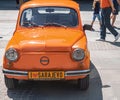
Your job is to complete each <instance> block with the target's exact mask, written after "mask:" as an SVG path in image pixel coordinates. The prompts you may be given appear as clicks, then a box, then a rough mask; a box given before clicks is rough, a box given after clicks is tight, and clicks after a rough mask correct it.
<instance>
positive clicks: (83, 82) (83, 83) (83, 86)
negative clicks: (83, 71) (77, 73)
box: [78, 75, 89, 90]
mask: <svg viewBox="0 0 120 100" xmlns="http://www.w3.org/2000/svg"><path fill="white" fill-rule="evenodd" d="M78 87H79V89H80V90H87V89H88V87H89V75H87V76H86V77H85V78H83V79H79V80H78Z"/></svg>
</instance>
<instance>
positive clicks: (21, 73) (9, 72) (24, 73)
mask: <svg viewBox="0 0 120 100" xmlns="http://www.w3.org/2000/svg"><path fill="white" fill-rule="evenodd" d="M3 73H4V74H5V75H12V76H28V72H27V71H16V70H8V69H3ZM89 73H90V69H88V70H77V71H65V76H80V75H88V74H89Z"/></svg>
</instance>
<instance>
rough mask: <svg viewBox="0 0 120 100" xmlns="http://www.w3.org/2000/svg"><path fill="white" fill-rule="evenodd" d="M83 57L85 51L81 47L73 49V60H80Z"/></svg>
mask: <svg viewBox="0 0 120 100" xmlns="http://www.w3.org/2000/svg"><path fill="white" fill-rule="evenodd" d="M84 57H85V52H84V50H83V49H81V48H76V49H74V50H73V52H72V58H73V59H74V60H75V61H81V60H83V59H84Z"/></svg>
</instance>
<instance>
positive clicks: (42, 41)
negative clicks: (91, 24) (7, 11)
mask: <svg viewBox="0 0 120 100" xmlns="http://www.w3.org/2000/svg"><path fill="white" fill-rule="evenodd" d="M83 36H84V34H83V32H82V31H80V30H76V29H69V28H33V29H24V30H19V31H16V32H15V34H14V36H13V39H12V40H15V41H16V44H18V45H19V47H20V48H21V49H22V51H70V50H71V49H72V46H73V45H74V44H75V43H76V42H77V41H78V40H79V39H81V38H82V37H83Z"/></svg>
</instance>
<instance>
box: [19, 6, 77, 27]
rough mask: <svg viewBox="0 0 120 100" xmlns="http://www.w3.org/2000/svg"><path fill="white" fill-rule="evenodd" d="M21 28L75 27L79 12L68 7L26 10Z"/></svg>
mask: <svg viewBox="0 0 120 100" xmlns="http://www.w3.org/2000/svg"><path fill="white" fill-rule="evenodd" d="M20 25H21V26H24V27H38V26H44V27H45V26H46V27H47V26H56V27H75V26H77V25H78V16H77V12H76V11H75V10H74V9H71V8H66V7H36V8H28V9H25V10H24V11H23V13H22V17H21V23H20Z"/></svg>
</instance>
